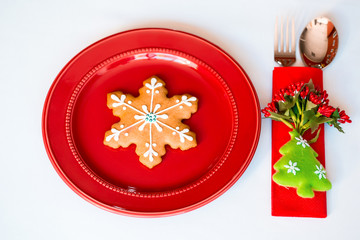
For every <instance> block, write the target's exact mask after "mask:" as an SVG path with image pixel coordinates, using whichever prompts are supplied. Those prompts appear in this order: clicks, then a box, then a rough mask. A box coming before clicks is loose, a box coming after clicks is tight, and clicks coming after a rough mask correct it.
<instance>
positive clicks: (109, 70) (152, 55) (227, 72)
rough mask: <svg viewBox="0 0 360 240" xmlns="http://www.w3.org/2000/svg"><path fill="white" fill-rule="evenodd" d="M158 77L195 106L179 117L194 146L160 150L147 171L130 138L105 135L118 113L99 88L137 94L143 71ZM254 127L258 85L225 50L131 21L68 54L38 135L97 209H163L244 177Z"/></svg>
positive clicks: (213, 193)
mask: <svg viewBox="0 0 360 240" xmlns="http://www.w3.org/2000/svg"><path fill="white" fill-rule="evenodd" d="M152 75H156V76H158V77H160V78H161V79H163V80H164V81H165V83H166V87H167V89H168V91H169V94H168V96H172V95H177V94H185V93H187V94H191V95H193V96H195V97H197V98H198V99H199V105H198V106H199V109H198V111H197V112H196V113H195V114H193V115H192V117H191V118H190V119H188V120H185V121H184V122H185V123H186V124H187V125H189V126H190V129H191V131H194V132H195V133H196V134H197V141H198V146H197V147H195V148H192V149H189V150H186V151H181V150H178V149H171V148H169V147H168V148H167V152H166V154H165V155H164V157H163V162H162V163H161V164H159V165H158V166H156V167H155V168H153V169H151V170H150V169H147V168H146V167H145V166H143V165H142V164H141V163H140V162H139V161H138V156H137V155H136V154H135V146H134V145H131V146H130V147H128V148H119V149H112V148H109V147H107V146H105V145H104V144H103V139H104V134H105V132H106V131H107V130H109V129H110V128H111V125H112V124H113V123H115V122H118V121H119V119H118V118H116V117H114V116H113V115H112V111H111V110H110V109H108V108H107V106H106V94H107V93H109V92H112V91H116V90H121V91H123V92H126V93H130V94H133V95H135V96H136V95H138V89H139V88H140V87H141V86H142V82H143V81H144V80H145V79H147V78H148V77H150V76H152ZM259 133H260V111H259V103H258V99H257V95H256V92H255V90H254V88H253V86H252V84H251V82H250V80H249V78H248V77H247V75H246V73H245V72H244V71H243V70H242V68H241V67H240V66H239V65H238V64H237V63H236V62H235V61H234V60H233V59H232V58H231V57H230V56H229V55H227V54H226V53H225V52H224V51H222V50H221V49H220V48H218V47H217V46H214V45H213V44H211V43H209V42H208V41H206V40H204V39H201V38H199V37H196V36H194V35H190V34H188V33H184V32H179V31H173V30H166V29H138V30H132V31H127V32H122V33H118V34H115V35H112V36H110V37H107V38H105V39H102V40H100V41H98V42H96V43H94V44H93V45H91V46H89V47H88V48H86V49H85V50H83V51H82V52H80V53H79V54H78V55H77V56H75V57H74V58H73V59H72V60H71V61H70V62H69V63H68V64H67V65H66V66H65V67H64V68H63V69H62V71H61V72H60V73H59V75H58V76H57V78H56V79H55V81H54V83H53V85H52V86H51V88H50V91H49V93H48V96H47V98H46V102H45V106H44V112H43V137H44V142H45V147H46V150H47V152H48V155H49V157H50V160H51V162H52V164H53V166H54V168H55V169H56V171H57V172H58V174H59V175H60V176H61V178H62V179H63V180H64V181H65V183H66V184H68V185H69V186H70V187H71V188H72V189H73V190H74V191H75V192H76V193H77V194H79V195H80V196H81V197H83V198H84V199H86V200H87V201H89V202H91V203H93V204H95V205H96V206H98V207H101V208H103V209H106V210H109V211H111V212H115V213H121V214H126V215H131V216H168V215H174V214H179V213H183V212H187V211H190V210H193V209H195V208H198V207H200V206H203V205H204V204H206V203H208V202H210V201H212V200H214V199H215V198H216V197H218V196H220V195H221V194H222V193H224V192H225V191H226V190H227V189H229V188H230V187H231V186H232V185H233V184H234V183H235V182H236V181H237V180H238V179H239V177H240V176H241V175H242V173H243V172H244V171H245V169H246V168H247V166H248V165H249V163H250V161H251V159H252V156H253V154H254V152H255V149H256V146H257V142H258V139H259Z"/></svg>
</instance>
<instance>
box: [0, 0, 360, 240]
mask: <svg viewBox="0 0 360 240" xmlns="http://www.w3.org/2000/svg"><path fill="white" fill-rule="evenodd" d="M359 11H360V1H357V0H353V1H350V0H349V1H330V0H326V1H313V0H311V1H305V0H301V1H300V0H297V1H288V0H272V1H265V0H263V1H260V0H249V1H235V0H232V1H227V0H216V1H215V0H207V1H200V0H192V1H186V0H183V1H170V0H128V1H124V0H123V1H121V0H117V1H116V0H113V1H105V0H103V1H94V0H88V1H74V0H63V1H25V0H24V1H18V0H1V1H0V109H1V112H0V130H1V131H0V134H1V137H0V194H1V195H0V239H4V240H5V239H6V240H7V239H189V240H190V239H304V238H305V237H306V238H307V239H339V238H340V239H360V232H359V227H360V223H359V219H358V216H359V214H360V207H359V202H360V190H359V189H360V188H359V179H360V177H359V176H360V174H359V173H360V171H359V170H360V161H359V157H358V153H359V147H360V144H359V137H358V136H359V134H360V132H359V127H360V126H359V110H360V109H359V106H360V101H359V89H360V71H359V70H360V69H359V68H360V61H359V56H360V47H359V44H360V30H359V26H360V17H359V16H360V14H359ZM321 15H323V16H327V17H330V18H331V19H332V20H333V22H334V23H335V26H336V28H337V30H338V33H339V41H340V44H339V51H338V54H337V56H336V58H335V60H334V62H333V63H332V64H331V65H330V66H329V67H328V68H326V69H325V71H324V85H325V89H327V90H328V92H329V95H330V103H331V104H332V105H335V106H340V107H341V108H344V109H346V110H347V113H348V114H349V115H350V116H351V118H352V120H353V123H352V124H349V125H345V126H344V130H345V131H346V134H341V133H339V132H337V131H336V130H335V129H333V128H330V127H328V126H327V127H326V129H325V131H326V133H325V134H326V146H325V147H326V160H327V170H328V177H329V178H330V179H331V180H332V184H333V189H332V190H330V191H329V192H328V217H327V218H326V219H308V218H278V217H272V216H271V209H270V179H271V176H270V169H271V166H270V161H271V158H270V157H271V139H270V129H271V124H270V121H269V120H262V130H261V137H260V141H259V145H258V149H257V152H256V154H255V156H254V158H253V160H252V162H251V164H250V166H249V168H248V169H247V171H246V172H245V173H244V175H243V176H242V177H241V178H240V180H239V181H238V182H237V183H236V184H235V185H234V186H233V187H232V188H231V189H230V190H229V191H227V192H226V193H225V194H223V195H222V196H221V197H219V198H218V199H216V200H215V201H213V202H211V203H210V204H208V205H206V206H204V207H201V208H200V209H197V210H195V211H192V212H189V213H186V214H182V215H178V216H174V217H166V218H155V219H141V218H132V217H125V216H121V215H116V214H113V213H109V212H106V211H104V210H101V209H99V208H97V207H95V206H93V205H92V204H90V203H88V202H86V201H85V200H83V199H82V198H80V197H79V196H78V195H76V194H75V193H74V192H73V191H72V190H71V189H70V188H69V187H67V185H66V184H65V183H64V182H63V181H62V180H61V179H60V177H59V176H58V175H57V174H56V172H55V170H54V169H53V167H52V165H51V163H50V161H49V159H48V157H47V155H46V152H45V148H44V145H43V142H42V135H41V114H42V107H43V104H44V100H45V97H46V94H47V91H48V89H49V87H50V85H51V83H52V81H53V80H54V79H55V77H56V75H57V73H58V72H59V71H60V70H61V68H62V67H63V66H64V65H65V64H66V63H67V62H68V61H69V60H70V59H71V58H72V57H73V56H74V55H76V54H77V53H78V52H79V51H81V50H82V49H83V48H85V47H86V46H88V45H90V44H91V43H93V42H95V41H97V40H99V39H101V38H103V37H106V36H108V35H111V34H114V33H117V32H120V31H124V30H128V29H133V28H140V27H165V28H172V29H178V30H182V31H186V32H190V33H193V34H196V35H198V36H201V37H203V38H206V39H208V40H209V41H211V42H213V43H215V44H216V45H218V46H220V47H221V48H223V49H224V50H225V51H226V52H228V53H229V54H230V55H232V56H233V57H234V58H235V59H236V60H237V61H238V62H239V63H240V65H242V66H243V68H244V69H245V71H246V72H247V73H248V75H249V76H250V78H251V80H252V82H253V84H254V86H255V88H256V90H257V93H258V96H259V99H260V104H261V106H262V107H264V106H265V105H266V103H267V102H268V101H270V100H271V81H272V78H271V77H272V70H273V67H274V66H275V63H274V62H273V31H274V22H275V17H276V16H279V17H280V16H283V17H287V16H293V17H294V19H295V21H296V24H295V25H296V33H297V38H298V37H299V36H300V33H301V31H302V29H303V28H304V27H305V25H306V24H307V22H309V21H310V20H311V19H312V18H313V17H316V16H321ZM297 59H298V61H297V62H296V65H298V66H301V65H302V63H301V61H300V58H299V55H297Z"/></svg>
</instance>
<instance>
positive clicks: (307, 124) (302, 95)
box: [261, 79, 351, 143]
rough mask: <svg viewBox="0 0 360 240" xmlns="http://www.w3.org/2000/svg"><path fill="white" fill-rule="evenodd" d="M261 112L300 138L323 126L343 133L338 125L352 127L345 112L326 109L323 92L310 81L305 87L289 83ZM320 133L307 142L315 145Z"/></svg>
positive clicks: (329, 106)
mask: <svg viewBox="0 0 360 240" xmlns="http://www.w3.org/2000/svg"><path fill="white" fill-rule="evenodd" d="M261 112H262V113H263V114H264V116H265V117H266V118H271V119H273V120H275V121H281V122H283V123H284V124H285V125H286V126H288V127H289V128H291V129H295V130H296V131H297V132H298V133H299V134H300V135H301V136H302V135H304V133H305V132H306V131H307V130H309V129H310V130H311V133H314V132H315V131H316V130H317V129H318V128H319V125H320V124H322V123H327V124H329V125H330V126H334V127H335V128H336V129H337V130H339V131H340V132H342V133H344V131H343V129H342V127H341V124H344V123H351V120H350V117H349V116H348V115H347V114H346V113H345V111H344V110H340V109H339V108H334V107H333V106H331V105H329V99H328V94H327V92H326V90H324V91H321V90H320V89H319V88H317V87H315V86H314V84H313V82H312V80H311V79H310V81H309V82H308V83H305V82H297V83H292V84H290V85H289V86H287V87H286V88H282V89H280V91H279V92H277V93H275V94H274V97H273V99H272V101H271V102H270V103H268V105H267V107H265V108H264V109H262V110H261ZM319 133H320V130H318V132H317V134H316V137H315V138H314V139H312V140H310V141H309V142H310V143H311V142H315V141H316V140H317V137H318V136H319Z"/></svg>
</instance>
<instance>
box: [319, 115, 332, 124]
mask: <svg viewBox="0 0 360 240" xmlns="http://www.w3.org/2000/svg"><path fill="white" fill-rule="evenodd" d="M333 120H334V119H332V118H327V117H325V116H321V117H318V118H316V119H315V121H316V122H317V123H318V124H321V123H327V122H331V121H333Z"/></svg>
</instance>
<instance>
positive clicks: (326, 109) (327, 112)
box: [318, 105, 336, 118]
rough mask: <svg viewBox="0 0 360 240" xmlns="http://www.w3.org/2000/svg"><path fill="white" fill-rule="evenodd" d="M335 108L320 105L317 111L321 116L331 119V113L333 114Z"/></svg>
mask: <svg viewBox="0 0 360 240" xmlns="http://www.w3.org/2000/svg"><path fill="white" fill-rule="evenodd" d="M335 110H336V109H335V108H334V107H332V106H329V105H320V107H319V109H318V113H320V114H321V115H324V116H325V117H328V118H329V117H331V114H333V112H335Z"/></svg>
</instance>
